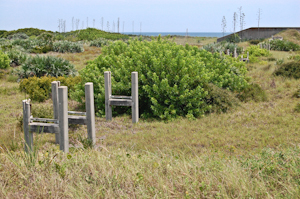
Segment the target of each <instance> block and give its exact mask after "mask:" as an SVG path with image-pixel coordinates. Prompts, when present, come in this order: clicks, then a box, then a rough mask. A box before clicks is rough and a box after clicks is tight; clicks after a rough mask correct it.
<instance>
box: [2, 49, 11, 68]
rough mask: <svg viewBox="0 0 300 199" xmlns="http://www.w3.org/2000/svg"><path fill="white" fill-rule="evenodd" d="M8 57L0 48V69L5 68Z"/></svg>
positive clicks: (7, 63)
mask: <svg viewBox="0 0 300 199" xmlns="http://www.w3.org/2000/svg"><path fill="white" fill-rule="evenodd" d="M9 63H10V60H9V57H8V56H7V55H6V54H5V53H3V52H2V51H1V50H0V69H6V68H8V67H9Z"/></svg>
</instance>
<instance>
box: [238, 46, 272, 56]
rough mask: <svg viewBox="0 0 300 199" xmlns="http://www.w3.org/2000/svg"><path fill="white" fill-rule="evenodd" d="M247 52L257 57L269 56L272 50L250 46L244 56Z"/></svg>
mask: <svg viewBox="0 0 300 199" xmlns="http://www.w3.org/2000/svg"><path fill="white" fill-rule="evenodd" d="M247 52H249V56H251V55H252V56H255V57H262V56H269V55H270V52H269V51H268V50H267V49H263V48H260V47H259V46H249V47H248V48H247V49H246V51H245V54H244V56H247Z"/></svg>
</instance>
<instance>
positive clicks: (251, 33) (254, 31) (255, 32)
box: [217, 27, 300, 42]
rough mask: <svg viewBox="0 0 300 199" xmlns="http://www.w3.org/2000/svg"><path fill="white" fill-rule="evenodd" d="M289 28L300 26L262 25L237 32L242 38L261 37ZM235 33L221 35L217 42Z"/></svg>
mask: <svg viewBox="0 0 300 199" xmlns="http://www.w3.org/2000/svg"><path fill="white" fill-rule="evenodd" d="M287 29H296V30H298V31H300V27H261V28H248V29H245V30H242V31H239V32H236V34H238V35H239V37H240V38H241V39H261V38H269V37H272V35H275V34H277V33H279V32H281V31H283V30H287ZM232 35H233V34H230V35H226V36H224V37H220V38H218V39H217V42H221V41H224V40H226V39H227V38H229V37H231V36H232Z"/></svg>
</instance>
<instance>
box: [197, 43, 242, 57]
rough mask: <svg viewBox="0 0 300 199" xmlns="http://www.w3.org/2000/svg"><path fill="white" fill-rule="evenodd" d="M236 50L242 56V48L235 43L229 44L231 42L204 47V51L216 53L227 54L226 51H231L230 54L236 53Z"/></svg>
mask: <svg viewBox="0 0 300 199" xmlns="http://www.w3.org/2000/svg"><path fill="white" fill-rule="evenodd" d="M235 48H236V52H237V53H238V54H241V53H242V51H243V48H242V47H239V46H237V45H236V44H235V43H229V42H220V43H211V44H207V45H205V46H203V49H205V50H207V51H209V52H211V53H215V52H223V53H226V50H227V49H229V51H230V53H233V52H234V49H235Z"/></svg>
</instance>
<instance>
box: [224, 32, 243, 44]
mask: <svg viewBox="0 0 300 199" xmlns="http://www.w3.org/2000/svg"><path fill="white" fill-rule="evenodd" d="M226 41H227V42H229V43H239V42H241V38H240V36H239V35H238V34H233V35H231V36H230V37H229V38H227V39H226Z"/></svg>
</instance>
